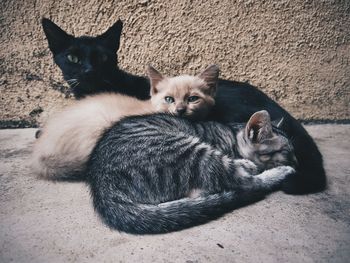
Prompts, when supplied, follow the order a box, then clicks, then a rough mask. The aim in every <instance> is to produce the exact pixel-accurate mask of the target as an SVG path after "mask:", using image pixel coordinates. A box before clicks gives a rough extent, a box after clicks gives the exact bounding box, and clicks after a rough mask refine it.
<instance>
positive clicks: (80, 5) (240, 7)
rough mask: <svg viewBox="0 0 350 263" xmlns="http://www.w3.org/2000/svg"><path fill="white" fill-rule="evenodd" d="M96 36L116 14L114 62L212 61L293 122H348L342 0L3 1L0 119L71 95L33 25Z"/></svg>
mask: <svg viewBox="0 0 350 263" xmlns="http://www.w3.org/2000/svg"><path fill="white" fill-rule="evenodd" d="M43 16H45V17H48V18H51V19H52V20H54V21H55V22H56V23H57V24H59V25H60V26H61V27H62V28H64V29H65V30H67V31H68V32H69V33H73V34H75V35H82V34H89V35H90V34H92V35H96V34H99V33H101V32H102V31H104V30H106V29H107V28H108V27H109V26H110V25H112V24H113V23H114V22H115V21H116V20H117V19H118V18H121V19H122V20H123V21H124V31H123V36H122V44H121V48H120V51H119V61H120V66H121V67H122V68H124V69H126V70H127V71H130V72H133V73H138V74H143V73H144V71H145V70H144V68H145V65H146V64H148V63H152V64H153V65H155V66H157V67H158V68H159V69H161V70H162V71H163V72H164V73H167V74H171V75H172V74H178V73H184V72H186V73H194V72H195V71H197V70H199V69H200V68H203V67H205V66H206V65H208V64H210V63H213V62H215V63H217V64H218V65H220V67H221V70H222V76H223V77H225V78H230V79H234V80H239V81H249V82H250V83H251V84H253V85H256V86H259V87H261V89H262V90H263V91H265V92H266V93H267V94H269V95H270V96H271V97H272V98H274V99H275V100H277V101H278V102H279V103H280V104H282V105H283V106H284V107H285V108H286V109H287V110H289V111H290V112H291V113H292V114H293V115H294V116H296V117H297V118H301V119H332V120H339V119H349V118H350V116H349V115H350V112H349V102H350V64H349V62H350V1H348V0H343V1H342V0H340V1H339V0H338V1H337V0H328V1H326V0H315V1H307V0H283V1H282V0H280V1H278V0H276V1H273V0H267V1H259V0H256V1H248V0H245V1H243V0H237V1H233V0H220V1H214V0H212V1H195V0H193V1H190V0H187V1H186V0H179V1H170V0H168V1H156V0H148V1H147V0H140V1H111V0H106V1H101V0H91V1H83V0H76V1H73V0H62V1H54V0H50V1H49V0H46V1H44V0H37V1H31V0H22V1H18V0H2V1H1V3H0V32H1V50H0V74H1V75H0V85H1V86H0V89H1V100H0V120H2V121H4V120H12V121H16V120H26V121H29V122H32V121H35V120H44V119H45V118H46V117H47V116H48V115H49V114H50V113H52V112H53V111H55V110H57V109H58V108H59V107H62V105H65V104H67V103H69V102H70V100H69V99H68V98H67V97H68V96H67V95H65V94H64V93H62V92H61V91H62V90H63V91H64V90H66V89H67V85H66V84H65V82H64V81H63V79H62V77H61V74H60V71H59V69H58V67H57V66H56V65H54V63H53V60H52V57H51V54H50V52H49V50H48V47H47V42H46V39H45V38H44V34H43V31H42V29H41V25H40V19H41V17H43Z"/></svg>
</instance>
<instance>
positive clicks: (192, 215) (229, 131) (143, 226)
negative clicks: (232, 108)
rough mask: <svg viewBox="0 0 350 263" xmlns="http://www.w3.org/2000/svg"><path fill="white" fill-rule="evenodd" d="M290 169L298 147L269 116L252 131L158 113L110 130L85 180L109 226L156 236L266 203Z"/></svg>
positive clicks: (256, 118) (254, 121) (255, 121)
mask: <svg viewBox="0 0 350 263" xmlns="http://www.w3.org/2000/svg"><path fill="white" fill-rule="evenodd" d="M252 161H253V162H255V163H256V164H254V163H253V162H252ZM287 165H291V166H294V165H295V156H294V152H293V149H292V146H291V145H290V144H289V141H288V140H287V138H286V137H284V136H283V134H282V133H281V132H279V131H278V130H277V129H275V128H273V127H272V125H271V122H270V117H269V114H268V113H267V112H266V111H261V112H257V113H255V114H254V115H253V116H252V117H251V119H250V120H249V122H248V124H247V125H246V127H244V126H243V125H237V124H232V125H223V124H219V123H216V122H191V121H190V120H187V119H183V118H177V117H174V116H170V115H167V114H155V115H149V116H136V117H135V116H134V117H128V118H125V119H123V120H121V121H120V122H119V123H117V124H115V125H114V126H113V127H112V128H111V129H109V130H108V131H107V132H106V133H105V134H104V135H103V137H102V138H101V140H100V141H99V143H98V144H97V146H96V148H95V149H94V151H93V153H92V155H91V159H90V161H89V164H88V167H87V179H88V182H89V184H90V187H91V195H92V197H93V203H94V207H95V209H96V211H97V212H98V213H99V215H100V216H101V218H102V219H103V221H104V222H105V223H106V224H107V225H108V226H110V227H111V228H114V229H117V230H120V231H125V232H128V233H134V234H155V233H163V232H169V231H177V230H181V229H183V228H187V227H190V226H193V225H196V224H200V223H204V222H206V221H208V220H210V219H213V218H215V217H218V216H220V215H221V214H223V213H225V212H227V211H229V210H231V209H233V208H235V207H238V206H241V205H243V204H244V203H246V202H251V201H254V200H256V198H257V197H259V198H260V197H262V196H263V195H264V194H266V193H268V192H269V191H272V190H273V189H275V188H276V187H278V185H279V183H281V182H282V181H283V180H284V179H285V178H286V176H287V175H289V174H291V173H293V172H294V169H293V168H292V167H291V166H287ZM273 167H274V168H273ZM266 169H268V170H266Z"/></svg>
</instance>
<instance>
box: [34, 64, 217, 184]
mask: <svg viewBox="0 0 350 263" xmlns="http://www.w3.org/2000/svg"><path fill="white" fill-rule="evenodd" d="M148 75H149V78H150V80H151V99H150V100H147V101H142V100H138V99H136V98H133V97H129V96H125V95H121V94H116V93H103V94H99V95H94V96H90V97H87V98H85V99H82V100H80V101H77V102H76V103H75V104H73V105H72V106H68V107H67V108H65V109H64V110H63V111H61V112H59V113H57V114H55V115H54V116H53V117H52V118H51V119H49V121H48V122H47V123H46V124H45V125H44V127H43V129H42V130H41V132H40V136H39V138H38V140H36V141H35V144H34V148H33V155H32V167H33V169H34V172H35V173H36V174H37V175H39V176H41V177H43V178H46V179H53V180H59V179H82V178H83V177H84V174H83V173H82V171H83V170H84V168H85V165H86V163H87V161H88V159H89V156H90V154H91V152H92V150H93V148H94V146H95V145H96V143H97V141H98V140H99V138H100V136H101V135H102V134H103V132H104V131H105V130H106V129H108V128H109V127H111V126H112V124H113V123H115V122H116V121H118V120H120V119H121V118H123V117H126V116H131V115H144V114H151V113H155V112H169V113H172V114H175V115H179V116H184V117H187V118H193V119H201V118H204V117H205V116H206V115H207V114H208V112H209V111H210V108H211V107H212V106H213V105H214V95H215V91H216V86H217V80H218V75H219V69H218V67H217V66H216V65H212V66H210V67H208V68H207V69H205V70H204V71H203V72H202V73H200V74H199V75H197V76H189V75H181V76H177V77H163V76H162V75H161V74H160V73H159V72H158V71H157V70H155V69H154V68H152V67H151V66H149V67H148Z"/></svg>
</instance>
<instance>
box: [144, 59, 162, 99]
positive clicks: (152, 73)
mask: <svg viewBox="0 0 350 263" xmlns="http://www.w3.org/2000/svg"><path fill="white" fill-rule="evenodd" d="M147 74H148V77H149V79H150V81H151V96H153V95H155V94H157V93H158V89H157V85H158V84H159V82H161V81H162V80H163V79H164V77H163V76H162V74H160V73H159V72H158V71H157V70H156V69H155V68H154V67H152V66H151V65H148V67H147Z"/></svg>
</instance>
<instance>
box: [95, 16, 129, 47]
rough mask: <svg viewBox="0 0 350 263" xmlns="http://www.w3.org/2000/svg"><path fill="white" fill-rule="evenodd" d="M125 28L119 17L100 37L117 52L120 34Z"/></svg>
mask: <svg viewBox="0 0 350 263" xmlns="http://www.w3.org/2000/svg"><path fill="white" fill-rule="evenodd" d="M122 30H123V22H122V21H121V20H120V19H118V21H117V22H115V23H114V25H113V26H111V27H110V28H108V29H107V31H106V32H104V33H103V34H102V35H100V36H99V37H98V38H99V39H100V40H102V42H103V44H104V45H105V46H106V47H108V48H109V49H111V50H113V52H117V51H118V49H119V44H120V35H121V33H122Z"/></svg>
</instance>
